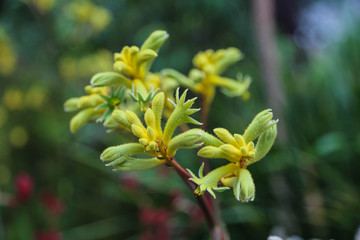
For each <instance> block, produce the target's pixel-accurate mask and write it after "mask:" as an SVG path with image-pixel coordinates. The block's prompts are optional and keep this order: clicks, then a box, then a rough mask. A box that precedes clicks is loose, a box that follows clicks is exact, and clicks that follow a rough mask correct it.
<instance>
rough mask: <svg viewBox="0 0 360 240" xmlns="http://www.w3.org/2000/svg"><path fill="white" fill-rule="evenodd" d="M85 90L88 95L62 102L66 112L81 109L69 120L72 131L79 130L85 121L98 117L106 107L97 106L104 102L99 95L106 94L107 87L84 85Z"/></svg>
mask: <svg viewBox="0 0 360 240" xmlns="http://www.w3.org/2000/svg"><path fill="white" fill-rule="evenodd" d="M85 91H86V92H87V93H88V94H89V95H86V96H82V97H78V98H70V99H68V100H67V101H66V102H65V103H64V110H65V111H66V112H72V111H78V110H81V111H80V112H78V113H77V114H76V115H75V116H74V117H73V118H72V119H71V121H70V131H71V132H72V133H74V132H76V131H77V130H79V129H80V128H81V127H82V126H83V125H84V124H85V123H87V122H89V121H91V120H96V119H98V118H99V117H101V116H102V115H103V114H104V113H105V111H106V109H97V107H98V106H100V105H101V104H103V103H105V102H106V101H105V100H104V99H103V98H102V97H101V96H102V95H107V94H108V88H107V87H95V88H91V86H86V87H85Z"/></svg>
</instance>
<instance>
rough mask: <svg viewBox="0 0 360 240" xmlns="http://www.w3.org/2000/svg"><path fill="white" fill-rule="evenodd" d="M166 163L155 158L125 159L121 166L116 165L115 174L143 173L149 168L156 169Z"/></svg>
mask: <svg viewBox="0 0 360 240" xmlns="http://www.w3.org/2000/svg"><path fill="white" fill-rule="evenodd" d="M163 163H165V160H159V159H157V158H156V157H154V158H133V157H127V158H124V161H122V162H121V163H120V164H117V165H115V169H114V171H115V172H118V171H119V172H130V171H141V170H145V169H149V168H153V167H156V166H158V165H161V164H163Z"/></svg>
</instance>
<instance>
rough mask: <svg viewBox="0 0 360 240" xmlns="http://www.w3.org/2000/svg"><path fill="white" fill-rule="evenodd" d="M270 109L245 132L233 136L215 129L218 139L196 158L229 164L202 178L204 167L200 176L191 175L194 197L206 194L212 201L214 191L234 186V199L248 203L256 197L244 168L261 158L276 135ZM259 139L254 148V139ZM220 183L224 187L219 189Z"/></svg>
mask: <svg viewBox="0 0 360 240" xmlns="http://www.w3.org/2000/svg"><path fill="white" fill-rule="evenodd" d="M272 117H273V114H272V112H271V110H270V109H268V110H265V111H262V112H260V113H259V114H258V115H256V117H255V118H254V119H253V121H252V122H251V123H250V125H249V126H248V128H247V129H246V130H245V132H244V133H243V134H242V135H240V134H234V135H232V134H231V133H229V131H227V130H226V129H224V128H216V129H214V133H215V134H216V136H217V137H218V138H219V139H220V140H221V141H219V142H215V141H213V142H212V143H210V144H209V143H206V142H205V145H207V146H205V147H203V148H202V149H201V150H200V151H199V152H198V155H199V156H201V157H205V158H225V159H227V160H229V161H230V162H231V163H229V164H227V165H225V166H222V167H219V168H217V169H215V170H213V171H211V172H209V173H208V174H207V175H206V176H203V167H204V166H203V165H202V166H201V167H200V170H199V177H196V176H195V174H194V173H193V172H191V171H190V170H188V171H189V173H190V174H191V175H192V178H190V180H191V181H193V182H194V183H196V184H197V185H198V188H197V189H196V191H195V193H196V194H199V195H200V194H203V193H204V192H205V191H208V192H209V193H210V194H211V195H212V196H213V197H214V198H215V194H214V190H216V191H223V190H226V189H228V188H229V187H233V190H234V195H235V197H236V199H237V200H240V201H243V202H247V201H250V200H251V201H252V200H253V199H254V197H255V185H254V182H253V180H252V177H251V174H250V172H249V171H248V170H247V166H249V165H250V164H253V163H254V162H257V161H259V160H260V159H262V158H263V157H264V156H265V155H266V154H267V153H268V152H269V150H270V148H271V147H272V145H273V143H274V140H275V138H276V134H277V128H276V123H277V121H274V120H272ZM256 138H259V139H258V141H257V143H256V145H255V144H254V142H253V140H255V139H256ZM219 182H221V183H222V185H224V186H225V187H219V186H218V184H219Z"/></svg>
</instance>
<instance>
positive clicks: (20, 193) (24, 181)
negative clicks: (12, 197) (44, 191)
mask: <svg viewBox="0 0 360 240" xmlns="http://www.w3.org/2000/svg"><path fill="white" fill-rule="evenodd" d="M15 188H16V200H18V201H20V202H25V201H27V200H29V198H30V197H31V195H32V192H33V190H34V182H33V179H32V177H31V176H30V175H29V174H28V173H20V174H18V175H17V176H16V180H15Z"/></svg>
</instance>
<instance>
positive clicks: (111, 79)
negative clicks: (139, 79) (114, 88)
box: [90, 72, 131, 88]
mask: <svg viewBox="0 0 360 240" xmlns="http://www.w3.org/2000/svg"><path fill="white" fill-rule="evenodd" d="M90 83H91V85H93V86H109V85H114V84H115V85H125V86H126V87H128V88H130V87H131V81H130V79H128V78H127V77H125V76H124V75H121V74H118V73H115V72H101V73H98V74H95V75H94V76H93V77H92V78H91V80H90Z"/></svg>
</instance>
